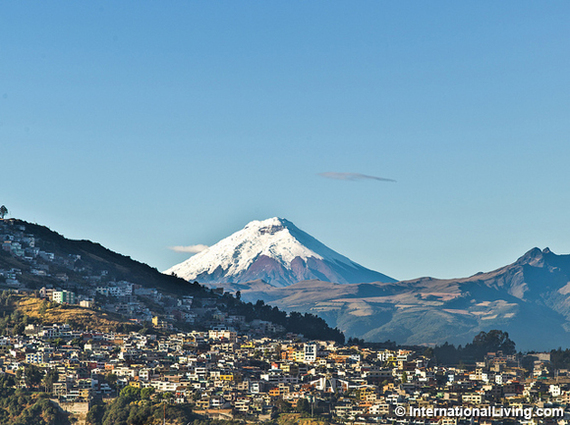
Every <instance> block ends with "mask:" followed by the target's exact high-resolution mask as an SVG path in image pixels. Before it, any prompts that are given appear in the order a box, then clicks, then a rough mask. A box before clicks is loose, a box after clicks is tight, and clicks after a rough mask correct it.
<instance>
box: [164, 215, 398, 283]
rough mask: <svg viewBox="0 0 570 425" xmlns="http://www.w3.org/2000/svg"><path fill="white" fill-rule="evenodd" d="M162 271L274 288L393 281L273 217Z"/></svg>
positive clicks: (214, 280) (200, 280) (185, 277)
mask: <svg viewBox="0 0 570 425" xmlns="http://www.w3.org/2000/svg"><path fill="white" fill-rule="evenodd" d="M164 273H165V274H171V273H174V274H176V275H177V276H179V277H182V278H183V279H186V280H190V281H193V280H197V281H199V282H200V283H241V282H247V281H251V280H256V279H262V280H264V281H265V282H267V283H270V284H271V285H273V286H279V287H281V286H288V285H292V284H294V283H296V282H300V281H303V280H309V279H319V280H323V281H328V282H337V283H360V282H374V281H380V282H395V280H394V279H392V278H390V277H388V276H386V275H383V274H382V273H378V272H375V271H373V270H370V269H367V268H365V267H363V266H361V265H359V264H357V263H355V262H353V261H351V260H350V259H348V258H347V257H345V256H343V255H340V254H339V253H337V252H335V251H333V250H332V249H330V248H328V247H327V246H325V245H324V244H322V243H321V242H319V241H318V240H317V239H315V238H313V237H312V236H310V235H309V234H307V233H305V232H303V231H302V230H300V229H299V228H297V227H296V226H295V225H294V224H293V223H291V222H290V221H288V220H285V219H283V218H277V217H274V218H270V219H268V220H264V221H252V222H251V223H249V224H248V225H246V226H245V228H243V229H242V230H240V231H238V232H236V233H234V234H232V235H231V236H229V237H227V238H225V239H223V240H221V241H220V242H218V243H217V244H215V245H213V246H211V247H210V248H208V249H206V250H204V251H202V252H200V253H198V254H196V255H194V256H193V257H190V258H189V259H188V260H186V261H184V262H183V263H180V264H178V265H176V266H174V267H171V268H170V269H168V270H166V271H165V272H164Z"/></svg>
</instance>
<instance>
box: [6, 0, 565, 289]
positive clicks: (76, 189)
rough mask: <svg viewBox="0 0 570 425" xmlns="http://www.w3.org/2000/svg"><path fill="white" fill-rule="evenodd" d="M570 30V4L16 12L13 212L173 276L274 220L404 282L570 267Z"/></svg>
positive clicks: (233, 5)
mask: <svg viewBox="0 0 570 425" xmlns="http://www.w3.org/2000/svg"><path fill="white" fill-rule="evenodd" d="M568 22H570V3H568V2H563V1H551V2H548V3H542V2H525V1H504V2H492V1H466V2H451V1H450V2H445V1H441V2H421V1H413V2H411V1H409V2H406V1H402V2H379V1H357V2H337V1H282V2H266V1H258V2H256V1H248V2H236V1H216V2H205V1H204V2H198V1H184V2H182V1H171V2H159V1H153V2H149V1H136V2H135V1H121V2H111V1H92V2H58V1H46V2H29V1H6V2H2V4H1V5H0V161H1V162H0V163H1V164H2V165H1V168H0V169H1V172H2V174H1V178H0V203H1V204H5V205H6V206H7V207H8V209H9V210H10V212H11V214H12V215H13V216H16V217H18V218H22V219H25V220H29V221H33V222H38V223H40V224H44V225H47V226H49V227H50V228H51V229H53V230H56V231H58V232H60V233H62V234H64V235H65V236H67V237H71V238H81V239H91V240H94V241H98V242H100V243H102V244H103V245H105V246H107V247H109V248H111V249H113V250H116V251H119V252H121V253H123V254H125V255H130V256H131V257H133V258H135V259H138V260H141V261H144V262H147V263H149V264H150V265H152V266H155V267H157V268H159V269H161V270H163V269H166V268H168V267H170V266H172V265H174V264H176V263H178V262H180V261H182V260H184V259H186V258H187V254H181V253H176V252H173V251H171V250H169V249H168V247H169V246H174V245H193V244H207V245H211V244H213V243H215V242H217V241H218V240H219V239H221V238H223V237H225V236H227V235H229V234H230V233H232V232H234V231H236V230H238V229H240V228H241V227H243V226H244V225H245V224H246V223H247V222H249V221H250V220H254V219H265V218H268V217H273V216H280V217H285V218H287V219H289V220H291V221H293V222H294V223H295V224H296V225H297V226H298V227H300V228H301V229H303V230H305V231H307V232H308V233H310V234H312V235H313V236H315V237H316V238H317V239H319V240H321V241H322V242H323V243H325V244H326V245H328V246H330V247H331V248H333V249H335V250H337V251H339V252H340V253H342V254H344V255H346V256H348V257H350V258H351V259H353V260H354V261H357V262H359V263H361V264H363V265H365V266H367V267H370V268H373V269H376V270H378V271H380V272H382V273H385V274H388V275H390V276H393V277H395V278H398V279H409V278H414V277H419V276H425V275H430V276H436V277H457V276H466V275H470V274H473V273H476V272H478V271H485V270H491V269H494V268H497V267H499V266H502V265H505V264H507V263H509V262H512V261H514V260H515V259H516V258H517V257H518V256H520V255H522V254H523V253H524V252H525V251H527V250H528V249H530V248H532V247H534V246H539V247H541V248H544V247H546V246H549V247H550V248H551V249H552V250H553V251H555V252H557V253H569V252H570V226H568V211H569V210H570V191H569V190H568V182H570V167H569V165H568V159H569V158H570V143H569V142H570V140H569V139H570V137H569V135H570V115H569V111H570V108H569V106H570V72H568V70H569V69H570V54H569V52H570V26H569V24H568ZM319 173H359V174H364V175H370V176H377V177H382V178H387V179H393V180H396V182H386V181H378V180H372V179H357V180H338V179H330V178H326V177H323V176H320V175H319Z"/></svg>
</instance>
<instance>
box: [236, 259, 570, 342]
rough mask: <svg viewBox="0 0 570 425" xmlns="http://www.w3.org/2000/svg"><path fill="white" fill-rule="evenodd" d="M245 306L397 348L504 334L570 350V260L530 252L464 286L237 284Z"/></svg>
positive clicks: (455, 282)
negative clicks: (259, 303)
mask: <svg viewBox="0 0 570 425" xmlns="http://www.w3.org/2000/svg"><path fill="white" fill-rule="evenodd" d="M228 289H229V290H240V291H241V294H242V299H244V300H246V301H255V300H257V299H262V300H264V301H265V302H268V303H271V304H272V305H276V306H278V307H279V308H282V309H284V310H296V311H301V312H309V313H313V314H318V315H319V316H320V317H323V318H324V319H326V320H327V322H328V323H329V325H330V326H336V327H338V328H339V329H340V330H341V331H343V332H345V334H346V335H347V336H352V337H358V338H364V339H365V340H367V341H379V342H381V341H386V340H388V339H389V340H392V341H396V342H397V343H399V344H432V345H433V344H443V343H445V342H446V341H447V342H449V343H455V344H465V343H466V342H468V341H471V340H472V339H473V337H474V336H475V335H476V334H477V333H479V332H480V331H489V330H491V329H501V330H503V331H506V332H508V333H509V335H510V337H511V339H513V340H514V341H515V342H516V343H517V349H522V350H536V349H551V348H556V347H558V346H570V255H557V254H555V253H553V252H552V251H550V249H548V248H545V249H544V250H540V249H539V248H533V249H531V250H529V251H528V252H526V253H525V254H524V255H522V256H521V257H520V258H518V259H517V260H516V261H515V262H514V263H512V264H509V265H507V266H504V267H501V268H499V269H497V270H494V271H490V272H487V273H477V274H475V275H473V276H471V277H467V278H460V279H435V278H431V277H422V278H418V279H413V280H409V281H402V282H396V283H378V282H376V283H362V284H355V285H339V284H336V283H330V282H323V281H317V280H312V281H305V282H299V283H296V284H294V285H292V286H289V287H287V288H272V287H269V286H268V285H264V284H263V283H262V282H259V281H257V282H249V283H244V284H236V285H232V286H231V287H229V288H228Z"/></svg>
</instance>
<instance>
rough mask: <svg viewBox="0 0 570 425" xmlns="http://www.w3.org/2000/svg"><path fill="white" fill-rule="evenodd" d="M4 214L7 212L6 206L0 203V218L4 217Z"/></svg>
mask: <svg viewBox="0 0 570 425" xmlns="http://www.w3.org/2000/svg"><path fill="white" fill-rule="evenodd" d="M6 214H8V208H6V205H2V206H1V207H0V218H2V219H4V217H5V216H6Z"/></svg>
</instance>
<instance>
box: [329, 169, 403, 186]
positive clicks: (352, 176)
mask: <svg viewBox="0 0 570 425" xmlns="http://www.w3.org/2000/svg"><path fill="white" fill-rule="evenodd" d="M318 175H319V176H321V177H325V178H327V179H334V180H351V181H356V180H377V181H381V182H393V183H395V182H396V180H393V179H387V178H384V177H377V176H369V175H366V174H360V173H337V172H328V173H319V174H318Z"/></svg>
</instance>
